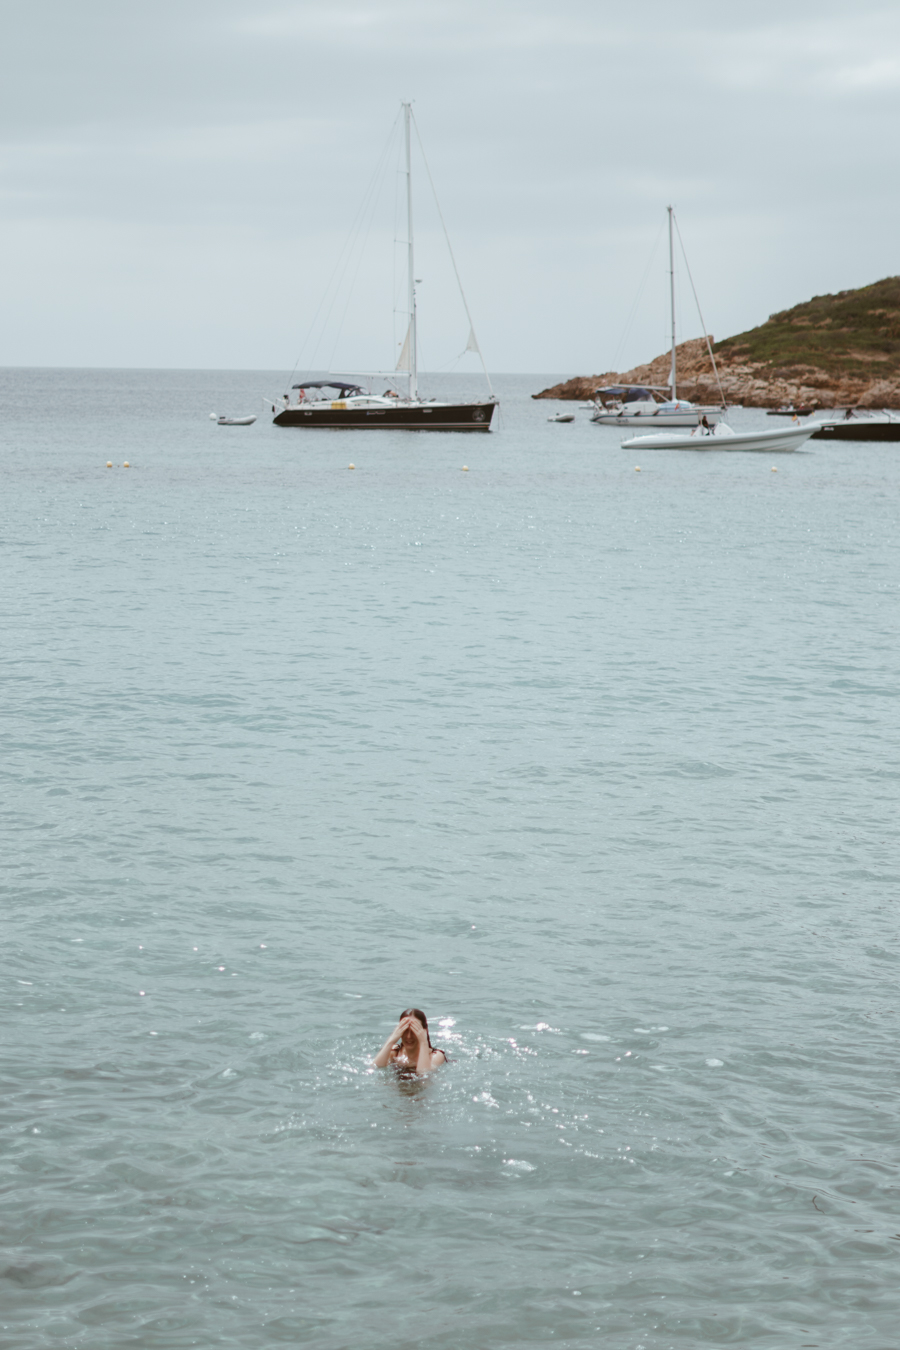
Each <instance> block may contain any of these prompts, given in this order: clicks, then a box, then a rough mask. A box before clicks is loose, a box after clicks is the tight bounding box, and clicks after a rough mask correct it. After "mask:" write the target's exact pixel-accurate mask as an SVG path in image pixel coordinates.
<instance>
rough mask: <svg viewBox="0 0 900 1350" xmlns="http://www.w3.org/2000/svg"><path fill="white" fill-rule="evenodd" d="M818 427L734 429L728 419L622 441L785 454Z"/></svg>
mask: <svg viewBox="0 0 900 1350" xmlns="http://www.w3.org/2000/svg"><path fill="white" fill-rule="evenodd" d="M815 430H816V424H815V423H812V424H810V423H809V422H807V423H804V424H803V425H800V426H794V427H777V428H776V429H775V430H774V431H732V429H731V427H730V426H728V425H727V424H726V423H725V422H719V424H718V425H717V426H715V427H705V426H702V425H701V426H699V427H696V428H695V429H694V430H693V431H692V432H691V433H690V435H687V436H678V435H675V436H671V435H668V434H667V433H665V432H661V433H660V434H659V435H656V436H632V438H631V440H628V441H623V442H622V449H623V450H765V451H771V452H775V451H777V452H780V453H783V452H784V451H786V450H796V449H797V448H798V447H799V446H801V445H802V444H803V442H804V441H808V440H809V438H810V436H811V435H812V434H813V432H814V431H815Z"/></svg>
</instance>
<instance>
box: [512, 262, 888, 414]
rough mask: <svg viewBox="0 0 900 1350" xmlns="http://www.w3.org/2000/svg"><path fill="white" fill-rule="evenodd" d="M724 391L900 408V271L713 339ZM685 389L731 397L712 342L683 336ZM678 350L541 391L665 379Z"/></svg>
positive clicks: (549, 393) (754, 397) (565, 392)
mask: <svg viewBox="0 0 900 1350" xmlns="http://www.w3.org/2000/svg"><path fill="white" fill-rule="evenodd" d="M710 342H711V343H712V348H713V351H714V352H715V356H716V364H717V366H718V370H719V380H720V382H721V386H722V392H723V393H724V395H725V400H726V402H728V403H742V404H743V405H744V406H745V407H747V408H774V407H779V406H780V405H781V404H784V403H793V404H794V405H795V406H796V407H813V408H839V407H845V406H852V407H857V408H900V277H887V278H885V280H884V281H876V282H874V283H873V284H872V285H871V286H863V287H861V288H860V289H859V290H856V291H839V292H838V293H837V295H817V296H814V297H813V299H812V300H807V301H806V302H805V303H804V304H801V305H795V306H794V308H793V309H787V310H782V312H781V313H779V314H770V315H769V318H768V319H767V320H766V322H765V323H763V324H760V325H759V327H758V328H751V329H750V331H749V332H747V333H738V334H737V336H735V337H730V338H725V339H724V341H722V342H713V339H712V338H710ZM677 352H678V394H679V396H680V397H681V398H689V399H692V400H693V401H694V402H695V403H719V402H720V400H721V395H720V393H719V387H718V385H717V383H716V379H715V376H714V374H713V370H712V363H711V362H710V359H709V352H708V351H707V347H706V342H705V341H704V339H703V338H694V339H692V340H691V341H690V342H682V343H680V344H679V346H678V348H677ZM670 361H671V354H670V353H669V352H664V353H663V354H662V355H661V356H657V357H656V358H655V359H654V360H653V361H649V362H647V364H646V365H643V366H635V367H634V369H633V370H624V371H613V370H607V371H604V372H603V374H600V375H589V376H576V377H575V378H574V379H571V380H566V381H565V382H564V383H563V384H557V385H554V386H553V387H552V388H551V389H543V390H541V392H540V393H539V394H533V395H532V397H533V398H558V399H577V400H585V399H590V398H591V397H592V395H593V392H594V390H595V389H597V388H598V387H600V386H601V385H605V384H645V385H646V384H654V385H665V383H666V381H667V380H668V378H669V365H670Z"/></svg>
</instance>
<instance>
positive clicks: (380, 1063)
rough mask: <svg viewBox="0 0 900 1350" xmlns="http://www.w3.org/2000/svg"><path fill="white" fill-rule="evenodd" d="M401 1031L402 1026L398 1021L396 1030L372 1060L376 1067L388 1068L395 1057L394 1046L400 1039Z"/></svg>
mask: <svg viewBox="0 0 900 1350" xmlns="http://www.w3.org/2000/svg"><path fill="white" fill-rule="evenodd" d="M401 1031H402V1026H401V1024H400V1023H399V1022H398V1023H397V1025H396V1026H395V1027H394V1030H393V1031H392V1032H391V1034H390V1036H388V1038H387V1040H386V1041H385V1043H384V1045H383V1046H382V1047H381V1049H380V1050H379V1051H378V1054H377V1055H376V1056H375V1058H374V1059H373V1060H372V1063H373V1065H374V1066H375V1068H376V1069H386V1068H387V1066H388V1065H389V1064H390V1062H391V1060H392V1059H393V1057H394V1046H395V1045H396V1044H397V1042H398V1041H399V1039H400V1032H401Z"/></svg>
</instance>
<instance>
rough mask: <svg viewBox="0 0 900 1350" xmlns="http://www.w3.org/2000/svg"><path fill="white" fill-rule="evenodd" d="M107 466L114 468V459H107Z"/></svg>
mask: <svg viewBox="0 0 900 1350" xmlns="http://www.w3.org/2000/svg"><path fill="white" fill-rule="evenodd" d="M106 467H107V468H108V469H111V468H112V460H111V459H108V460H107V461H106Z"/></svg>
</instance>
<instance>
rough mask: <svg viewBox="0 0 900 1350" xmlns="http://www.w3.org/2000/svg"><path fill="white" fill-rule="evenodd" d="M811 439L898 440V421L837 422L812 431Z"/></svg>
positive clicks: (899, 427)
mask: <svg viewBox="0 0 900 1350" xmlns="http://www.w3.org/2000/svg"><path fill="white" fill-rule="evenodd" d="M810 440H812V441H900V421H897V422H866V421H863V420H862V419H860V420H859V421H858V422H856V421H852V420H851V421H847V422H838V423H836V424H835V425H834V426H824V427H822V428H821V430H820V431H814V432H813V434H812V436H811V437H810Z"/></svg>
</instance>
